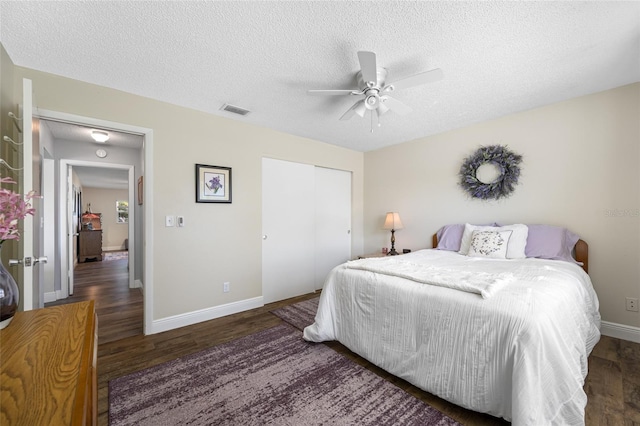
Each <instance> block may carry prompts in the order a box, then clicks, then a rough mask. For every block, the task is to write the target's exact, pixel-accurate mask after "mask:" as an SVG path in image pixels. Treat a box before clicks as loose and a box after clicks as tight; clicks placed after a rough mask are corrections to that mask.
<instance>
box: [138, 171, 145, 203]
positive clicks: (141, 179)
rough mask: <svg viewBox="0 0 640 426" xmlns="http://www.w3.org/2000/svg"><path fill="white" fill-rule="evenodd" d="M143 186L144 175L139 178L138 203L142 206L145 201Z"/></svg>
mask: <svg viewBox="0 0 640 426" xmlns="http://www.w3.org/2000/svg"><path fill="white" fill-rule="evenodd" d="M143 188H144V179H143V177H142V176H140V177H139V178H138V205H139V206H141V205H142V202H143Z"/></svg>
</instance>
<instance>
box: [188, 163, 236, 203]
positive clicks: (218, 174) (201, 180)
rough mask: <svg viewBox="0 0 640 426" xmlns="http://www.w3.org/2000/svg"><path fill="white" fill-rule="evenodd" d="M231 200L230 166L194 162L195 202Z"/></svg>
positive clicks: (223, 201) (227, 201)
mask: <svg viewBox="0 0 640 426" xmlns="http://www.w3.org/2000/svg"><path fill="white" fill-rule="evenodd" d="M230 202H231V167H219V166H207V165H206V164H196V203H230Z"/></svg>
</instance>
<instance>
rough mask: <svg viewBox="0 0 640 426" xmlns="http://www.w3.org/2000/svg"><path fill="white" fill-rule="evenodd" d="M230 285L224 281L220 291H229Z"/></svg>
mask: <svg viewBox="0 0 640 426" xmlns="http://www.w3.org/2000/svg"><path fill="white" fill-rule="evenodd" d="M230 285H231V283H230V282H226V283H224V284H222V291H223V292H225V293H229V286H230Z"/></svg>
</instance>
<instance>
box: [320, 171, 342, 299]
mask: <svg viewBox="0 0 640 426" xmlns="http://www.w3.org/2000/svg"><path fill="white" fill-rule="evenodd" d="M315 198H316V199H315V204H316V206H315V207H316V232H315V234H316V242H315V247H316V248H315V260H316V266H315V288H316V289H321V288H322V286H323V284H324V280H325V279H326V277H327V274H328V273H329V272H330V271H331V270H332V269H333V268H334V267H336V266H337V265H340V264H341V263H344V262H346V261H347V260H349V259H350V258H351V172H345V171H343V170H335V169H325V168H323V167H316V197H315Z"/></svg>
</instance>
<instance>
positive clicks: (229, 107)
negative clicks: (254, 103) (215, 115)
mask: <svg viewBox="0 0 640 426" xmlns="http://www.w3.org/2000/svg"><path fill="white" fill-rule="evenodd" d="M220 109H221V110H223V111H228V112H231V113H233V114H238V115H247V114H249V113H250V112H251V111H249V110H248V109H244V108H240V107H237V106H234V105H229V104H224V105H222V108H220Z"/></svg>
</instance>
